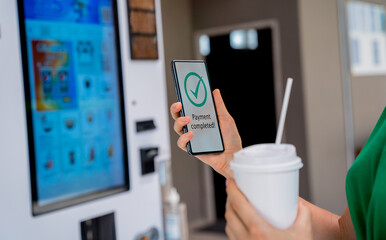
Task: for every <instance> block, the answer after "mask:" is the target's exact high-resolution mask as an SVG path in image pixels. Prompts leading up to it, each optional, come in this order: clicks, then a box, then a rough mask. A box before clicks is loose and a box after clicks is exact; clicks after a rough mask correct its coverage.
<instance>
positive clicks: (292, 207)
mask: <svg viewBox="0 0 386 240" xmlns="http://www.w3.org/2000/svg"><path fill="white" fill-rule="evenodd" d="M302 166H303V164H302V161H301V159H300V158H299V157H298V156H297V155H296V148H295V146H293V145H291V144H257V145H253V146H249V147H246V148H244V149H242V150H240V151H239V152H237V153H235V154H234V159H233V161H232V162H231V164H230V167H231V169H232V170H233V175H234V178H235V181H236V184H237V186H238V187H239V189H240V190H241V191H242V192H243V193H244V195H245V196H246V197H247V199H248V200H249V202H250V203H251V204H252V205H253V206H254V207H255V209H256V211H257V212H258V213H259V214H260V215H261V216H262V217H264V218H265V219H266V220H267V221H268V222H269V223H271V224H272V225H273V226H275V227H278V228H281V229H285V228H288V227H289V226H291V225H292V224H293V222H294V221H295V219H296V216H297V210H298V194H299V169H300V168H301V167H302Z"/></svg>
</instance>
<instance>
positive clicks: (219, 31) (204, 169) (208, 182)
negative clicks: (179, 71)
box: [191, 19, 286, 228]
mask: <svg viewBox="0 0 386 240" xmlns="http://www.w3.org/2000/svg"><path fill="white" fill-rule="evenodd" d="M251 28H253V29H257V30H259V29H264V28H270V29H271V30H272V53H273V70H274V93H275V108H276V109H275V110H276V111H275V112H276V116H280V111H281V105H282V101H283V94H284V89H283V85H284V84H283V81H282V79H283V74H282V59H281V48H280V28H279V23H278V21H277V20H275V19H266V20H261V21H253V22H247V23H241V24H234V25H227V26H220V27H213V28H207V29H202V30H198V31H195V32H194V33H193V44H194V57H195V59H201V60H204V59H205V56H202V55H201V54H200V48H199V39H200V36H201V35H207V36H208V37H214V36H219V35H225V34H230V33H231V32H232V31H233V30H238V29H251ZM278 122H279V117H277V119H276V125H278ZM285 139H286V136H285V132H284V133H283V141H285ZM201 173H202V178H201V179H202V181H201V186H202V189H203V198H202V199H203V201H204V204H203V206H204V209H202V211H203V213H204V214H203V216H205V218H204V219H202V220H199V221H197V222H194V223H192V224H191V227H193V228H195V227H200V226H204V225H207V224H211V223H214V222H215V221H216V206H215V196H214V188H213V174H212V171H211V168H210V167H209V166H207V165H205V164H201Z"/></svg>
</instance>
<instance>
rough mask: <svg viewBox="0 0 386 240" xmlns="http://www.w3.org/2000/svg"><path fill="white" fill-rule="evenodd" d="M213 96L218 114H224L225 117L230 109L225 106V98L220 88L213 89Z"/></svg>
mask: <svg viewBox="0 0 386 240" xmlns="http://www.w3.org/2000/svg"><path fill="white" fill-rule="evenodd" d="M213 98H214V103H215V105H216V110H217V115H218V116H223V117H225V116H227V115H229V113H228V110H227V108H226V107H225V104H224V100H223V99H222V97H221V93H220V90H218V89H215V90H214V91H213Z"/></svg>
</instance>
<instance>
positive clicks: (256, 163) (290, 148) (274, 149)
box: [231, 144, 303, 170]
mask: <svg viewBox="0 0 386 240" xmlns="http://www.w3.org/2000/svg"><path fill="white" fill-rule="evenodd" d="M302 166H303V164H302V163H301V159H300V158H299V157H297V155H296V148H295V146H294V145H291V144H257V145H252V146H249V147H246V148H244V149H242V150H240V151H238V152H236V153H235V154H234V159H233V161H232V162H231V168H232V169H235V168H237V169H240V170H241V169H244V170H245V169H250V170H257V169H262V170H267V169H283V170H284V169H292V168H298V169H299V168H300V167H302Z"/></svg>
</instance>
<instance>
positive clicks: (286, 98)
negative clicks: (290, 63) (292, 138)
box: [275, 78, 293, 144]
mask: <svg viewBox="0 0 386 240" xmlns="http://www.w3.org/2000/svg"><path fill="white" fill-rule="evenodd" d="M292 82H293V79H292V78H288V79H287V86H286V87H285V94H284V99H283V106H282V107H281V113H280V121H279V127H278V129H277V134H276V141H275V143H276V144H280V143H281V138H282V137H283V129H284V123H285V117H286V115H287V108H288V101H289V98H290V95H291V88H292Z"/></svg>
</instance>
